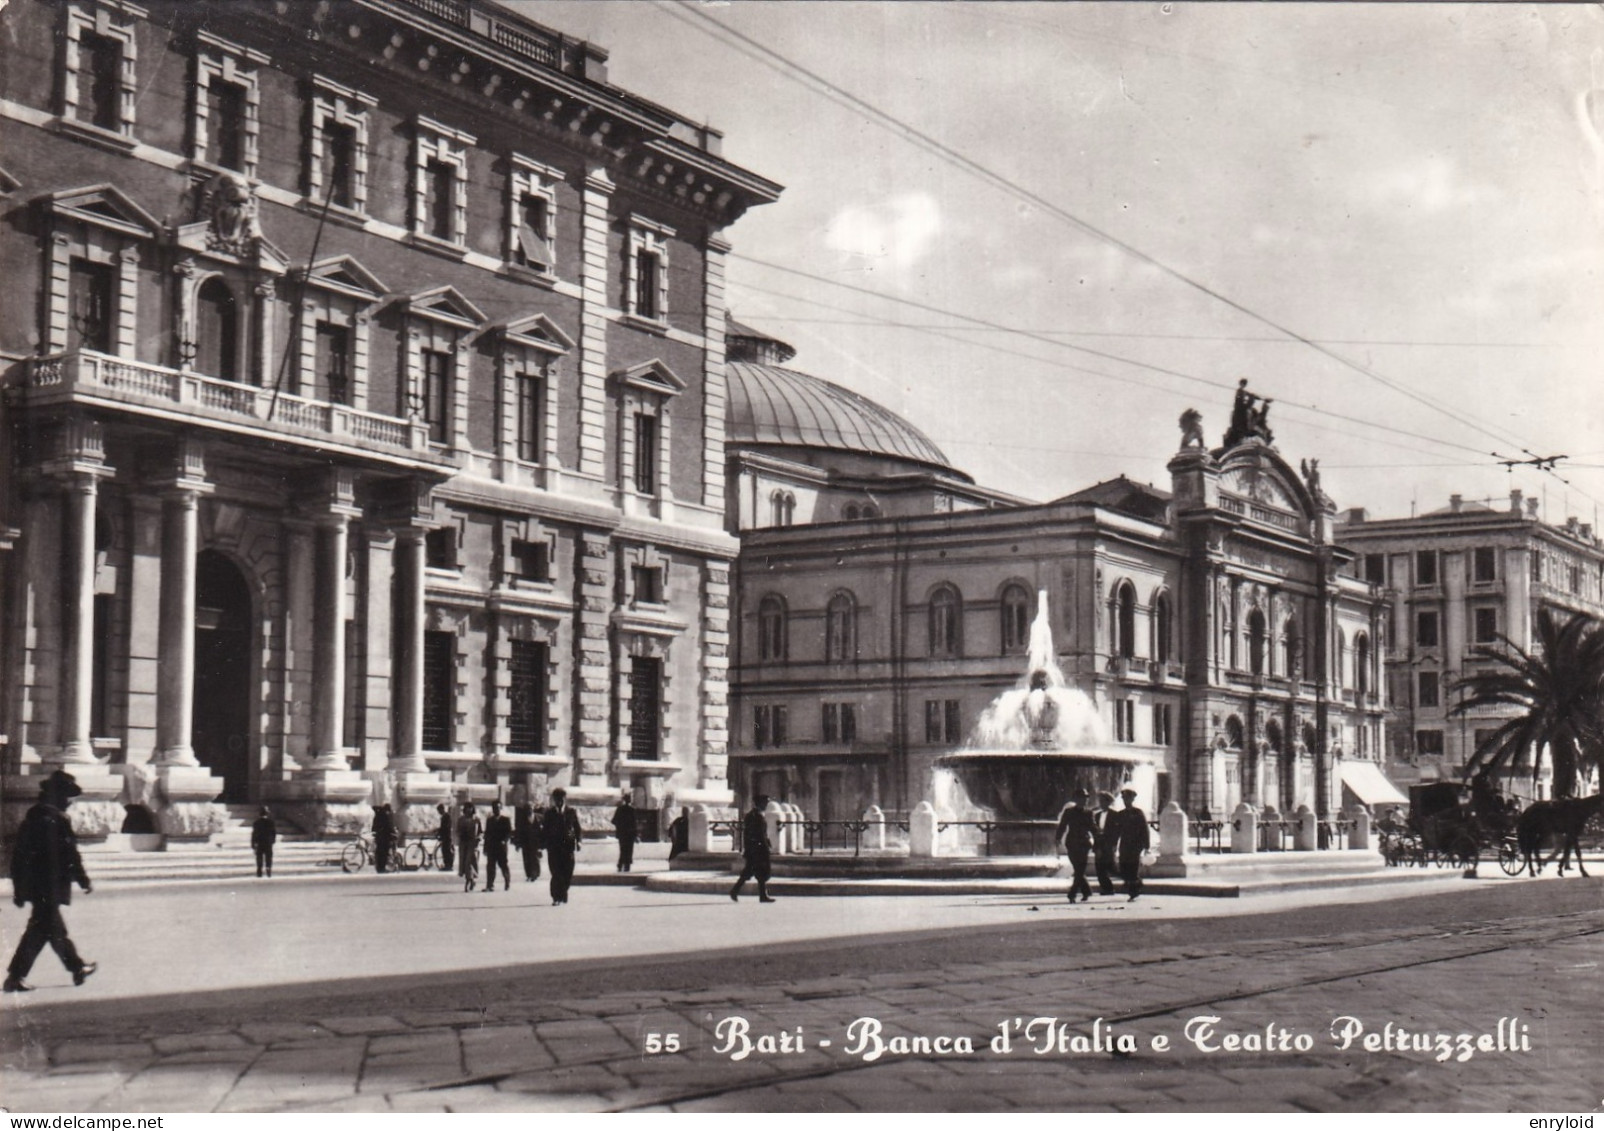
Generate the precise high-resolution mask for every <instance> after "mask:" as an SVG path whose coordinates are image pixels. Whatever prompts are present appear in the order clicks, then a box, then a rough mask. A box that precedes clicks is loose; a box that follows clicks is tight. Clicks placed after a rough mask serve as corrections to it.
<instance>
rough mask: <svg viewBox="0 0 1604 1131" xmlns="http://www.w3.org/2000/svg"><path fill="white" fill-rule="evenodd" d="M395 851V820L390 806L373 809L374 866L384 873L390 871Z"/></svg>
mask: <svg viewBox="0 0 1604 1131" xmlns="http://www.w3.org/2000/svg"><path fill="white" fill-rule="evenodd" d="M394 850H395V818H393V817H392V816H391V815H390V806H388V805H375V806H374V807H373V864H374V867H376V868H378V870H379V871H380V872H381V873H383V872H388V871H389V870H390V853H391V852H393V851H394Z"/></svg>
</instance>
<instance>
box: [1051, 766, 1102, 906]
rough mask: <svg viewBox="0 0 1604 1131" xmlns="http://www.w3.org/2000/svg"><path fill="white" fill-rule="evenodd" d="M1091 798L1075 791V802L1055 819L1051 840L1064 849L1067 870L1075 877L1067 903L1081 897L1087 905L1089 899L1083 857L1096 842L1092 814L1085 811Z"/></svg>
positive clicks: (1090, 887) (1095, 827)
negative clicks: (1055, 824)
mask: <svg viewBox="0 0 1604 1131" xmlns="http://www.w3.org/2000/svg"><path fill="white" fill-rule="evenodd" d="M1089 797H1090V794H1088V793H1087V792H1086V790H1084V789H1077V790H1076V791H1075V795H1074V798H1073V799H1072V800H1071V801H1070V803H1069V804H1068V805H1066V806H1065V807H1064V811H1063V813H1061V814H1060V815H1059V818H1058V829H1057V831H1056V833H1055V834H1054V837H1055V839H1056V841H1057V843H1058V844H1060V845H1062V846H1063V848H1064V854H1065V855H1067V856H1068V857H1069V866H1070V868H1071V869H1072V870H1073V871H1074V873H1075V878H1074V880H1073V881H1071V883H1070V885H1069V901H1070V902H1071V903H1074V902H1075V896H1076V895H1077V894H1078V895H1079V896H1080V901H1081V902H1082V903H1088V902H1090V901H1091V898H1092V885H1091V884H1089V883H1087V882H1086V857H1087V856H1088V855H1089V854H1090V853H1091V850H1092V846H1093V844H1095V843H1096V840H1097V826H1096V824H1095V823H1094V822H1093V820H1092V814H1091V812H1090V811H1089V810H1088V809H1087V808H1086V802H1087V800H1088V799H1089Z"/></svg>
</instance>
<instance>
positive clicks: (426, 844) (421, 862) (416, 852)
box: [401, 836, 446, 872]
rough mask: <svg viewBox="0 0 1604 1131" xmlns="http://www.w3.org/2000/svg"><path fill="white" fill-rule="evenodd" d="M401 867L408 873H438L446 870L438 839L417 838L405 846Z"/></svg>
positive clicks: (434, 837)
mask: <svg viewBox="0 0 1604 1131" xmlns="http://www.w3.org/2000/svg"><path fill="white" fill-rule="evenodd" d="M401 858H402V861H403V863H402V865H401V866H402V867H403V868H405V869H406V870H407V871H408V872H418V871H424V870H427V871H430V872H435V871H440V872H444V871H445V870H446V858H445V853H444V852H443V851H442V849H441V843H440V838H439V837H438V836H433V837H419V838H418V839H417V840H415V841H413V842H412V843H411V844H409V845H407V847H406V851H405V852H403V853H402V854H401Z"/></svg>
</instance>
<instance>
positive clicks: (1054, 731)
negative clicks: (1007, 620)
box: [935, 590, 1154, 821]
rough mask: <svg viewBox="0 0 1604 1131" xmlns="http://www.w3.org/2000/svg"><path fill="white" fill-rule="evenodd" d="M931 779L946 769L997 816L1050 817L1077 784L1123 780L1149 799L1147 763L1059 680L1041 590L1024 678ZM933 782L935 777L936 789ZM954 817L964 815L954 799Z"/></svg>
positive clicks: (939, 763)
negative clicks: (1119, 744) (1111, 736)
mask: <svg viewBox="0 0 1604 1131" xmlns="http://www.w3.org/2000/svg"><path fill="white" fill-rule="evenodd" d="M935 768H936V770H937V777H938V779H939V778H940V777H941V772H942V771H947V772H950V773H951V774H952V775H953V776H954V777H955V778H956V779H957V783H958V784H960V785H962V787H963V791H964V792H965V793H967V795H968V801H969V802H970V803H971V804H972V805H973V806H975V807H979V808H980V809H983V810H987V811H988V812H986V813H984V814H980V815H981V816H984V817H986V818H989V819H995V820H999V821H1051V820H1054V819H1056V818H1057V816H1058V814H1059V812H1060V810H1062V809H1063V807H1064V804H1065V803H1066V802H1067V801H1068V800H1069V799H1070V797H1071V796H1072V795H1073V794H1074V792H1075V790H1076V789H1077V788H1080V789H1085V790H1086V791H1087V792H1088V793H1090V794H1092V795H1094V796H1095V795H1096V793H1097V792H1098V791H1099V790H1103V791H1106V792H1108V793H1113V794H1117V793H1118V791H1119V790H1120V789H1121V788H1122V787H1124V786H1126V785H1127V784H1134V786H1135V788H1136V789H1137V790H1138V791H1139V792H1140V793H1141V794H1142V795H1143V797H1144V798H1148V797H1150V795H1151V787H1152V774H1153V768H1154V767H1153V760H1152V758H1151V757H1150V756H1149V755H1147V754H1146V753H1143V752H1140V751H1136V750H1122V749H1120V748H1119V747H1117V746H1115V745H1114V744H1113V743H1111V742H1110V741H1109V737H1108V728H1107V727H1106V726H1105V725H1104V724H1103V720H1102V718H1101V717H1100V716H1099V715H1098V713H1097V707H1096V706H1095V705H1094V704H1093V703H1092V700H1091V697H1090V696H1088V695H1087V694H1086V693H1085V692H1084V691H1081V690H1079V689H1078V688H1074V687H1070V686H1068V685H1067V684H1066V683H1065V682H1064V673H1063V672H1062V671H1061V670H1059V667H1058V662H1057V660H1056V659H1055V658H1054V655H1053V631H1052V626H1051V624H1050V623H1049V621H1048V617H1047V591H1046V590H1041V591H1040V592H1038V593H1037V594H1036V619H1035V620H1034V621H1032V622H1031V626H1030V641H1029V646H1028V648H1027V661H1026V665H1025V679H1024V681H1023V682H1022V683H1021V685H1020V686H1019V687H1016V688H1013V689H1011V690H1009V691H1005V692H1003V693H1002V694H1001V695H999V696H998V697H997V698H996V700H994V701H993V702H992V704H991V706H989V707H987V708H986V710H985V712H984V713H983V714H982V715H981V716H980V721H979V722H978V723H976V724H975V729H974V733H973V736H972V737H971V739H970V742H969V744H968V745H967V746H965V747H964V748H963V749H961V750H957V751H954V752H953V753H951V754H944V755H942V756H941V757H939V758H937V759H936V762H935ZM939 786H940V783H939V782H938V790H939ZM952 808H954V809H955V810H957V815H958V816H960V817H968V816H971V815H972V814H971V812H965V811H964V809H965V808H966V807H965V806H963V805H962V804H961V803H960V804H958V805H955V806H952Z"/></svg>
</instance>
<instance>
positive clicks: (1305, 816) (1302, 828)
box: [1292, 805, 1320, 852]
mask: <svg viewBox="0 0 1604 1131" xmlns="http://www.w3.org/2000/svg"><path fill="white" fill-rule="evenodd" d="M1295 819H1296V820H1297V822H1298V831H1297V833H1296V834H1294V837H1293V841H1292V847H1293V848H1296V849H1297V850H1298V851H1299V852H1313V851H1315V849H1316V848H1317V847H1319V844H1320V819H1319V818H1318V817H1316V816H1315V815H1314V813H1313V812H1311V811H1310V809H1309V807H1308V806H1307V805H1299V806H1298V812H1297V816H1296V818H1295Z"/></svg>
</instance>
